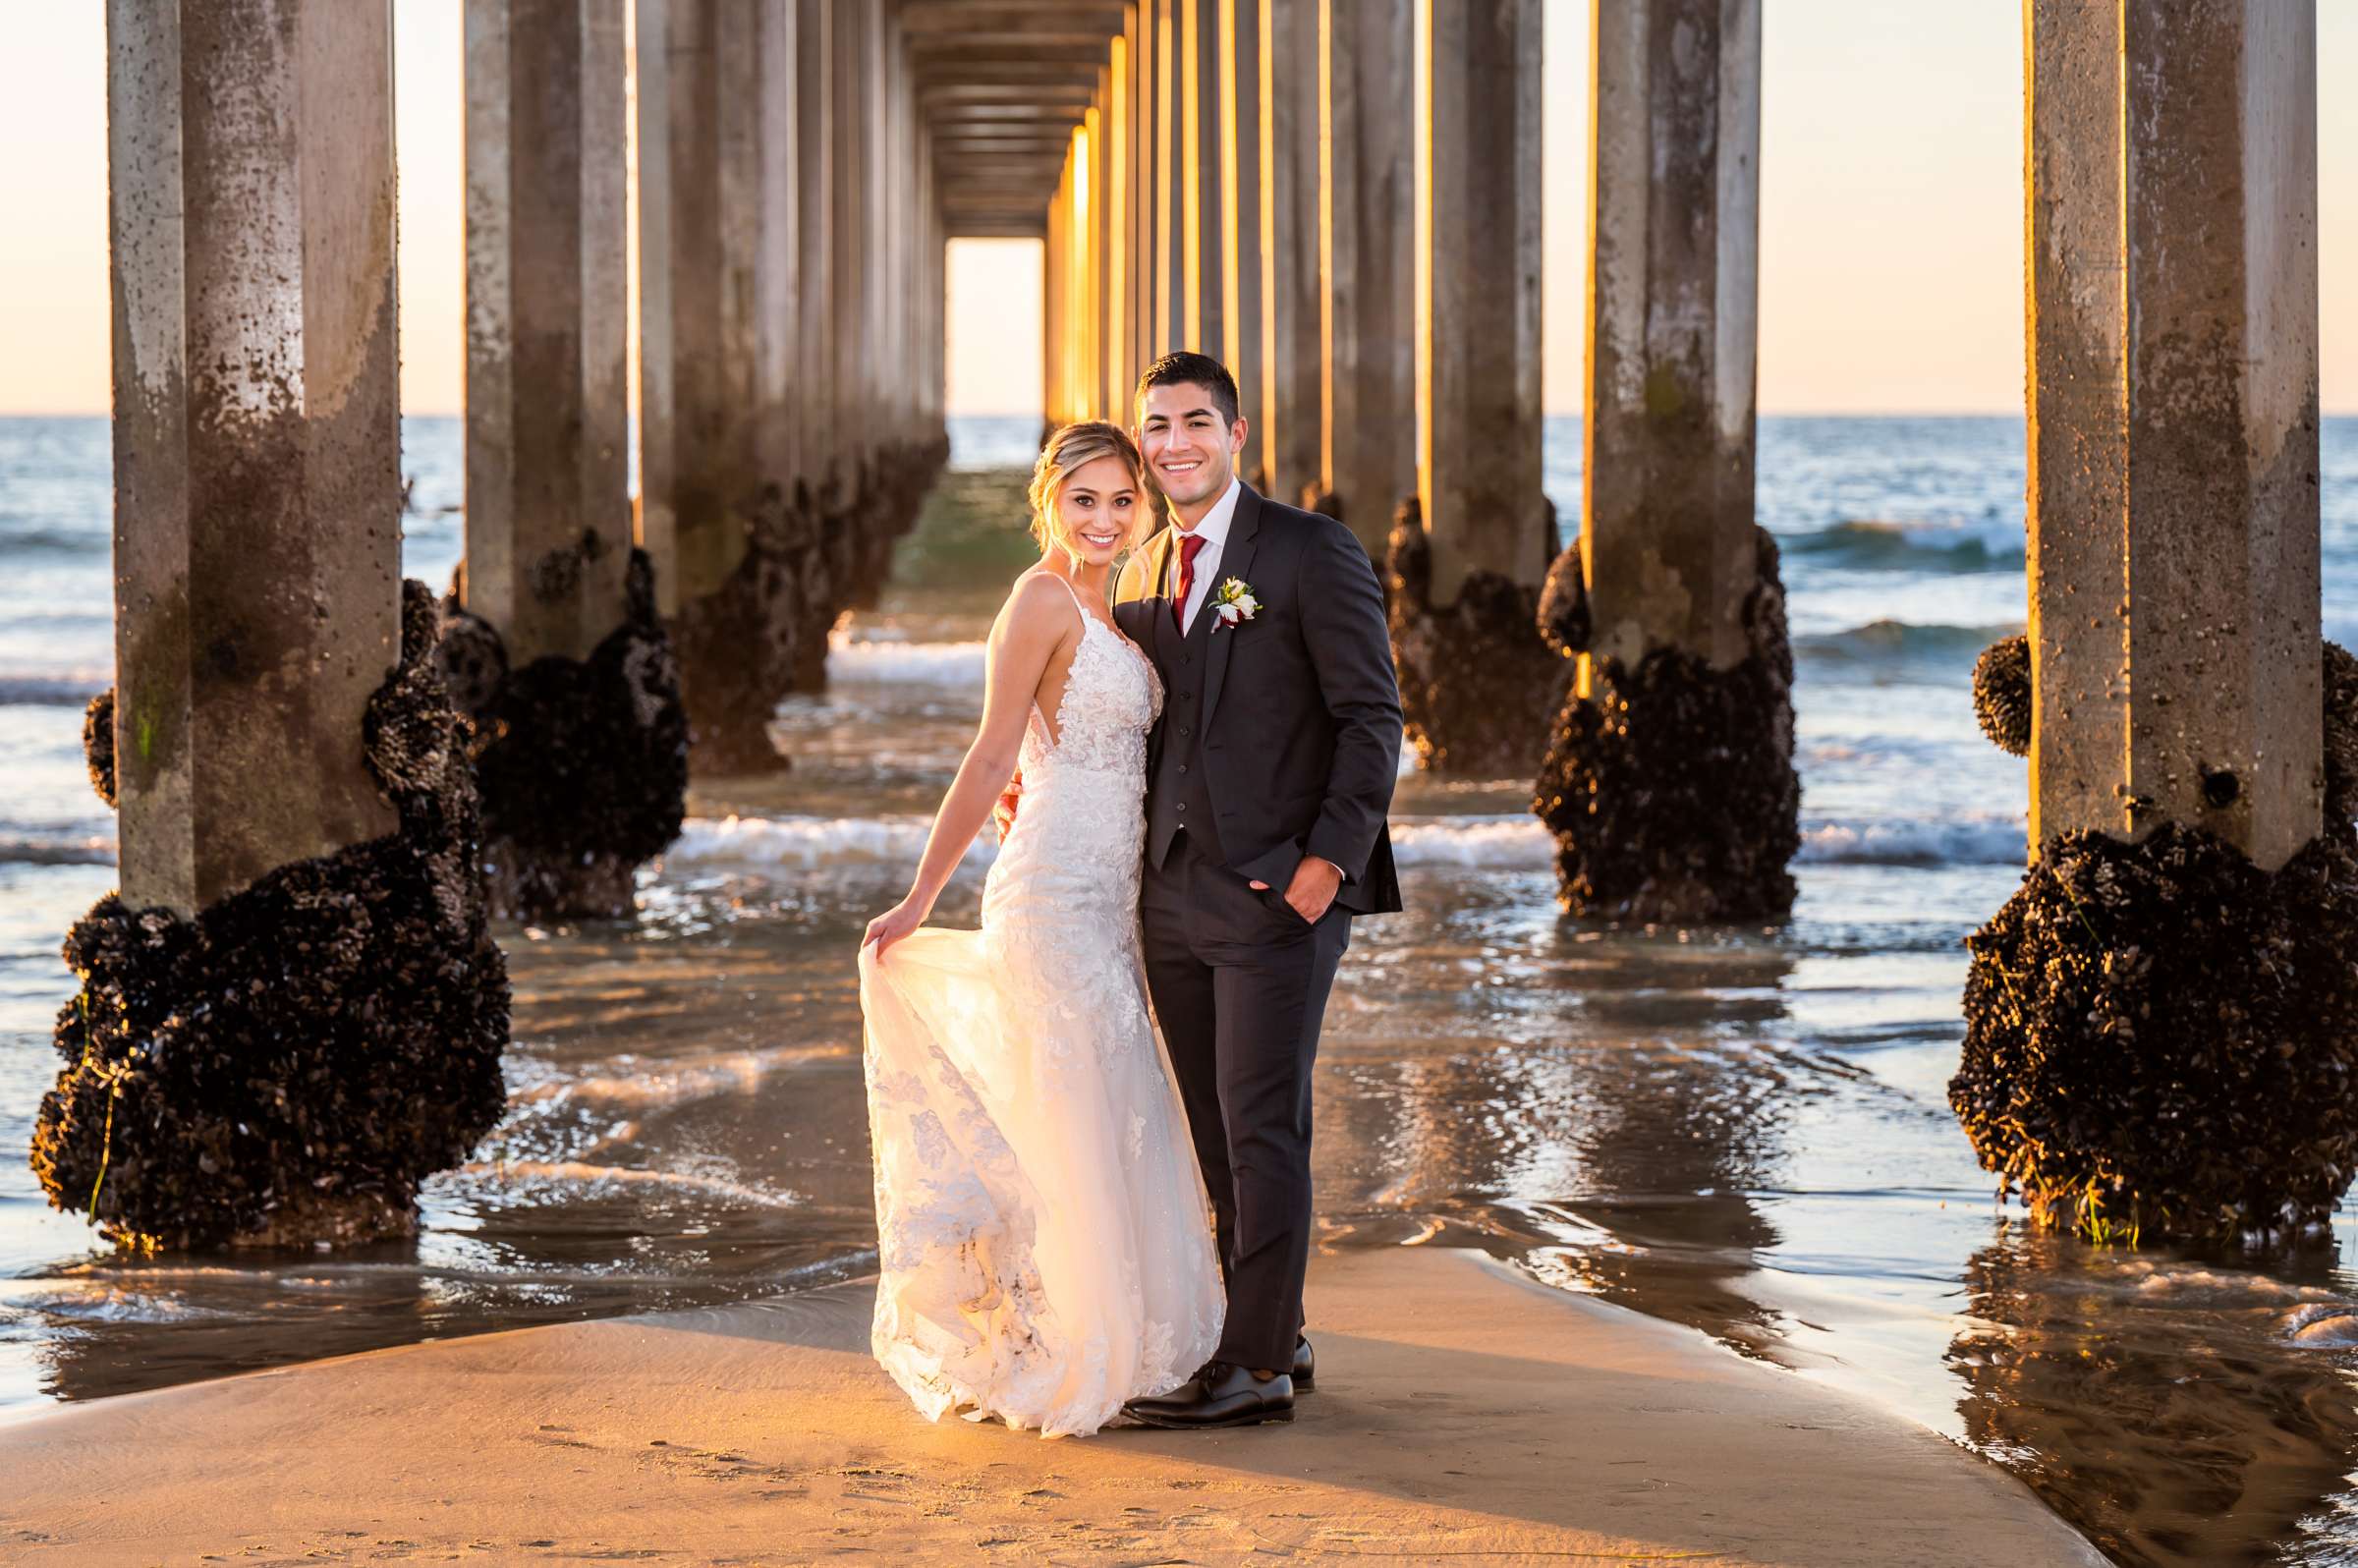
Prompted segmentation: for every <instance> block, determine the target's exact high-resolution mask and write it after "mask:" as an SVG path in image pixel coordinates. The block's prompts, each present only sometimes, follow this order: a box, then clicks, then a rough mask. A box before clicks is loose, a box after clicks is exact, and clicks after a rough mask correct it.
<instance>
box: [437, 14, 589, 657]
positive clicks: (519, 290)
mask: <svg viewBox="0 0 2358 1568" xmlns="http://www.w3.org/2000/svg"><path fill="white" fill-rule="evenodd" d="M622 11H623V8H622V0H569V3H567V4H564V5H561V6H559V5H547V4H539V3H535V0H468V5H467V12H466V21H467V81H466V86H467V564H466V580H465V589H464V592H463V593H462V594H461V598H462V601H463V602H464V603H465V605H466V607H467V609H468V610H469V611H470V612H472V613H473V614H475V615H477V616H479V617H481V618H482V619H483V620H485V621H488V622H489V623H491V625H492V626H494V627H495V628H497V629H498V632H499V635H500V638H501V640H502V641H503V643H504V644H506V648H507V653H508V657H509V658H510V659H512V660H513V661H514V662H516V663H518V664H524V663H529V662H530V661H532V660H533V659H535V658H538V657H540V656H541V655H542V654H544V653H553V654H559V655H562V656H563V657H566V658H572V659H581V658H586V657H587V656H588V655H589V650H590V649H591V648H592V647H595V646H596V645H597V643H598V641H599V640H600V639H601V638H603V637H604V636H605V635H606V634H607V633H608V632H610V631H612V630H613V629H614V625H615V622H616V621H617V620H618V619H619V618H620V615H621V610H622V590H623V577H624V574H625V571H626V569H627V568H628V567H629V565H630V551H629V549H628V547H627V541H628V539H629V537H630V527H631V512H630V480H629V468H630V451H629V446H628V442H629V439H630V431H629V410H630V398H629V390H628V388H627V387H626V385H625V384H624V377H625V374H626V366H627V364H628V360H629V343H628V339H627V335H626V334H627V330H628V328H627V322H626V320H625V313H626V310H627V306H628V301H627V298H626V291H625V286H624V262H625V256H624V248H625V246H626V244H627V234H628V231H627V230H626V228H625V226H624V222H623V210H622V196H623V189H622V181H623V169H624V162H625V155H626V149H625V147H624V145H623V80H622V53H623V50H622V28H623V15H622Z"/></svg>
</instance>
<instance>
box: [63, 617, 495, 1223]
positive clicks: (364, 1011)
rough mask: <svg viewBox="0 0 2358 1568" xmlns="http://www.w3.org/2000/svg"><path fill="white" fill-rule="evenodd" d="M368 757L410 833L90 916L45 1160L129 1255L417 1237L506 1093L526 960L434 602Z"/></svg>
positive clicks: (408, 640)
mask: <svg viewBox="0 0 2358 1568" xmlns="http://www.w3.org/2000/svg"><path fill="white" fill-rule="evenodd" d="M402 609H403V614H402V649H401V664H400V666H399V667H398V668H397V669H396V670H395V671H394V673H393V675H392V677H391V678H390V679H389V680H388V681H387V682H386V683H385V685H384V686H383V687H381V688H379V689H378V691H377V693H376V695H375V696H374V697H373V698H372V699H371V700H370V701H369V704H368V710H367V715H366V718H365V723H364V727H363V728H364V735H363V740H364V744H365V748H366V756H367V761H368V768H369V771H370V773H371V774H372V775H373V776H374V777H375V779H376V781H377V784H378V786H379V788H381V789H382V790H383V791H384V793H385V795H386V797H387V798H388V799H389V800H391V801H392V803H393V804H394V807H395V809H396V810H397V811H398V812H399V813H400V823H401V825H400V828H399V830H398V831H396V832H394V833H392V834H389V835H387V836H386V837H383V838H378V839H371V840H368V841H367V842H365V843H361V844H355V845H352V846H349V847H348V848H345V849H342V850H339V851H337V852H336V853H334V854H332V855H324V856H320V857H317V858H315V859H311V860H305V861H297V862H294V863H292V864H290V865H287V866H282V867H280V868H277V869H276V870H273V871H271V872H270V873H269V874H268V875H266V876H264V877H262V878H261V879H260V880H258V881H256V882H254V883H253V884H252V885H251V886H248V887H246V888H243V889H241V890H239V891H238V892H235V893H232V894H230V895H228V896H227V897H225V898H222V899H220V900H218V901H216V902H215V903H213V904H212V905H210V906H209V907H207V908H205V909H203V910H201V911H199V912H198V913H197V916H196V918H195V919H193V920H185V919H183V918H181V917H180V916H178V915H176V914H174V913H173V912H171V911H170V910H165V909H148V910H133V909H130V908H128V907H126V906H125V905H124V903H123V902H122V900H121V899H120V898H118V897H117V896H116V895H114V894H112V893H110V894H108V895H107V896H106V897H105V898H102V899H100V900H99V901H98V903H97V904H96V905H94V906H92V908H91V909H90V912H89V913H88V914H87V915H85V916H84V917H83V918H82V919H81V920H80V921H78V922H76V923H75V925H74V928H73V930H72V931H71V932H69V933H68V935H67V937H66V944H65V956H66V962H67V963H68V964H69V965H70V966H71V967H72V968H73V970H74V972H75V973H76V974H77V975H78V976H80V977H81V979H82V988H81V990H80V992H79V993H78V994H77V995H76V996H75V998H74V999H73V1000H72V1001H71V1002H69V1003H67V1004H66V1006H65V1007H64V1008H63V1009H62V1010H61V1011H60V1012H59V1014H58V1021H57V1029H56V1034H55V1042H56V1045H57V1049H58V1053H59V1055H60V1056H62V1057H63V1058H64V1060H65V1066H64V1068H63V1070H62V1071H60V1073H59V1074H58V1078H57V1084H56V1087H55V1088H53V1089H52V1090H50V1092H48V1093H47V1094H46V1095H45V1096H43V1098H42V1100H41V1108H40V1113H39V1118H38V1121H37V1123H36V1125H35V1127H34V1131H33V1143H32V1167H33V1170H34V1172H35V1174H36V1175H37V1176H38V1177H39V1178H40V1182H41V1185H42V1187H43V1189H44V1190H46V1191H47V1193H48V1195H49V1201H50V1202H51V1204H54V1205H56V1206H57V1207H59V1208H61V1209H65V1210H67V1211H70V1212H77V1213H84V1214H87V1215H88V1216H89V1217H90V1218H91V1219H92V1220H93V1221H94V1222H95V1223H96V1224H97V1225H98V1227H99V1229H100V1230H101V1232H102V1233H104V1234H105V1235H106V1236H107V1237H108V1238H109V1239H110V1240H112V1241H114V1242H116V1243H117V1244H119V1245H122V1246H125V1247H132V1248H155V1247H176V1248H178V1247H213V1246H221V1245H290V1244H300V1245H306V1246H308V1245H310V1244H313V1243H316V1242H321V1241H327V1242H347V1241H359V1240H365V1239H368V1238H371V1237H378V1236H383V1235H388V1234H401V1233H404V1232H407V1231H409V1230H411V1229H413V1228H414V1227H415V1224H416V1212H417V1192H418V1186H419V1183H420V1182H421V1181H423V1180H424V1179H425V1178H426V1177H427V1176H428V1175H431V1174H432V1173H433V1172H435V1171H437V1170H442V1169H446V1168H448V1167H449V1166H452V1165H455V1164H457V1163H458V1162H459V1161H461V1160H463V1159H465V1158H466V1157H467V1155H468V1153H469V1152H470V1151H471V1150H472V1149H473V1148H474V1147H475V1144H476V1142H477V1140H478V1139H480V1138H481V1137H482V1136H483V1135H484V1134H485V1133H487V1132H488V1131H490V1129H491V1127H492V1124H493V1123H494V1122H496V1121H497V1120H498V1118H499V1115H500V1112H501V1110H502V1109H503V1107H504V1104H505V1098H506V1094H505V1089H504V1087H503V1085H502V1082H501V1078H500V1067H499V1059H500V1052H501V1050H502V1049H503V1048H504V1047H505V1046H506V1044H507V1039H508V979H507V965H506V962H505V960H504V959H503V958H502V957H501V955H500V951H499V949H498V947H497V946H495V945H494V944H493V942H492V940H491V936H490V931H489V924H488V921H487V918H486V912H485V907H484V898H483V884H482V874H481V871H480V870H479V868H478V867H477V851H478V848H479V846H478V843H477V835H478V832H479V827H478V822H477V805H476V794H475V784H474V780H473V778H472V776H471V771H470V769H469V767H468V763H467V757H466V753H465V742H464V730H465V725H464V723H463V722H462V720H461V719H460V716H459V714H458V712H457V711H456V710H455V709H454V708H453V707H452V706H451V703H450V700H449V698H448V697H447V695H446V693H445V691H444V688H443V685H442V679H441V676H440V674H439V673H438V672H437V670H436V669H435V667H434V660H433V642H434V635H435V619H436V615H435V604H434V597H433V594H432V593H431V592H430V591H429V590H428V589H427V588H425V587H424V586H423V585H421V584H418V583H408V584H405V585H404V586H403V605H402Z"/></svg>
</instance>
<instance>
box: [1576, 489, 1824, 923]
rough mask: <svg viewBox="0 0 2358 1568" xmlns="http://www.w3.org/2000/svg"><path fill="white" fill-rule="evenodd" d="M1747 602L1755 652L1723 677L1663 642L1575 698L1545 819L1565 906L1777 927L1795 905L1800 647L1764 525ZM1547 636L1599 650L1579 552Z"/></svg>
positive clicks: (1614, 663)
mask: <svg viewBox="0 0 2358 1568" xmlns="http://www.w3.org/2000/svg"><path fill="white" fill-rule="evenodd" d="M1754 533H1755V547H1756V548H1755V557H1754V559H1755V563H1756V568H1757V578H1756V581H1755V583H1754V587H1753V589H1752V592H1751V593H1750V594H1749V595H1748V596H1747V597H1746V599H1745V603H1744V628H1745V634H1746V638H1747V640H1748V642H1749V644H1750V651H1749V652H1748V653H1747V654H1746V655H1745V657H1744V658H1743V659H1741V660H1740V661H1738V662H1737V663H1736V664H1735V665H1734V666H1733V667H1731V668H1729V669H1725V670H1715V669H1713V668H1712V666H1711V665H1710V663H1709V662H1708V661H1707V660H1705V659H1703V658H1701V657H1698V656H1696V655H1694V654H1691V653H1688V652H1685V651H1683V650H1679V649H1675V648H1666V647H1657V648H1655V649H1653V650H1652V651H1650V652H1648V653H1647V654H1646V655H1645V656H1644V657H1643V658H1641V659H1640V660H1639V661H1638V664H1637V667H1636V668H1634V669H1632V668H1629V667H1628V666H1626V665H1624V664H1623V663H1622V661H1621V660H1619V659H1617V658H1597V659H1595V660H1594V661H1593V664H1592V668H1591V671H1590V681H1589V685H1590V690H1589V694H1588V695H1587V696H1586V697H1583V696H1580V695H1579V694H1578V693H1577V692H1575V693H1573V694H1571V695H1569V696H1567V697H1566V698H1565V699H1564V701H1563V705H1562V708H1561V709H1560V710H1559V711H1558V712H1557V714H1556V716H1555V720H1554V724H1553V727H1552V730H1551V732H1550V734H1549V739H1548V746H1547V756H1546V760H1545V761H1544V763H1543V764H1542V767H1541V770H1540V777H1539V786H1538V791H1537V794H1536V797H1535V799H1534V800H1533V802H1532V810H1533V811H1534V812H1537V813H1538V814H1539V816H1540V818H1541V820H1543V821H1544V822H1545V823H1546V824H1547V829H1548V831H1549V832H1550V833H1552V834H1554V836H1555V845H1556V851H1555V864H1556V880H1557V895H1556V896H1557V899H1558V901H1559V902H1560V903H1561V904H1562V905H1563V907H1564V908H1565V910H1567V911H1568V912H1570V913H1571V914H1574V915H1583V916H1591V917H1596V918H1600V919H1606V920H1624V921H1647V922H1665V923H1666V922H1703V921H1742V920H1775V919H1781V918H1782V917H1783V916H1785V915H1786V914H1788V913H1790V912H1791V910H1792V908H1793V896H1794V886H1793V877H1792V873H1791V872H1790V871H1789V870H1788V869H1787V867H1788V866H1789V865H1790V864H1791V862H1792V859H1793V857H1794V855H1795V853H1796V852H1798V851H1799V849H1800V847H1801V781H1800V779H1799V777H1798V775H1796V774H1795V772H1794V770H1793V649H1792V644H1791V643H1790V642H1789V641H1788V640H1787V637H1786V633H1785V594H1784V587H1783V583H1782V580H1781V579H1780V577H1779V575H1778V569H1777V568H1778V563H1777V549H1776V541H1775V540H1774V539H1773V538H1771V537H1770V536H1769V534H1768V530H1766V529H1756V530H1755V531H1754ZM1539 622H1540V627H1541V630H1542V632H1543V633H1544V635H1545V636H1546V638H1547V639H1548V641H1549V643H1550V644H1553V646H1554V647H1555V648H1556V650H1557V652H1558V655H1559V656H1567V657H1568V656H1569V655H1572V654H1578V653H1581V652H1585V651H1587V648H1588V644H1589V638H1590V613H1589V607H1588V603H1587V599H1586V596H1585V594H1584V592H1583V591H1582V588H1581V577H1580V562H1579V552H1578V549H1577V547H1575V548H1573V549H1570V550H1566V551H1565V552H1564V553H1563V555H1561V556H1559V557H1558V558H1557V561H1556V563H1555V566H1554V567H1553V568H1551V569H1550V570H1549V573H1548V582H1547V586H1546V588H1544V590H1543V593H1542V595H1541V608H1540V611H1539Z"/></svg>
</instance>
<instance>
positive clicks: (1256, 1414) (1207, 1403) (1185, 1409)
mask: <svg viewBox="0 0 2358 1568" xmlns="http://www.w3.org/2000/svg"><path fill="white" fill-rule="evenodd" d="M1122 1411H1123V1413H1124V1414H1125V1415H1128V1416H1129V1417H1131V1418H1132V1419H1133V1420H1137V1421H1143V1422H1145V1423H1146V1424H1147V1425H1148V1426H1150V1427H1169V1428H1184V1427H1258V1426H1260V1425H1261V1424H1262V1423H1263V1422H1266V1421H1292V1420H1293V1419H1294V1380H1293V1379H1292V1378H1291V1377H1289V1376H1287V1375H1286V1374H1285V1373H1283V1372H1279V1373H1278V1374H1277V1375H1276V1376H1274V1377H1271V1378H1268V1379H1267V1380H1265V1381H1264V1380H1263V1379H1262V1378H1259V1377H1256V1376H1254V1375H1253V1373H1252V1372H1251V1370H1249V1369H1247V1368H1244V1367H1231V1366H1229V1365H1228V1364H1227V1363H1226V1362H1213V1363H1212V1364H1211V1365H1210V1366H1209V1367H1207V1368H1206V1369H1205V1370H1204V1374H1203V1375H1202V1376H1199V1377H1193V1378H1190V1379H1189V1380H1188V1381H1186V1382H1184V1383H1181V1384H1180V1385H1179V1386H1178V1387H1176V1388H1174V1389H1172V1390H1171V1391H1170V1392H1169V1393H1167V1394H1164V1395H1162V1396H1160V1397H1159V1398H1154V1399H1133V1400H1131V1401H1130V1403H1128V1404H1126V1405H1124V1406H1123V1407H1122Z"/></svg>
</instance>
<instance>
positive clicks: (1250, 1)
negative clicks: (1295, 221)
mask: <svg viewBox="0 0 2358 1568" xmlns="http://www.w3.org/2000/svg"><path fill="white" fill-rule="evenodd" d="M1262 4H1263V0H1220V8H1219V9H1220V30H1219V40H1218V44H1219V82H1218V99H1219V110H1218V117H1219V126H1218V130H1219V141H1220V238H1219V257H1220V278H1219V291H1220V302H1221V303H1220V346H1219V348H1218V349H1217V350H1214V351H1212V352H1215V353H1217V354H1218V355H1219V356H1220V359H1221V360H1222V362H1223V363H1225V364H1227V366H1228V370H1229V373H1230V374H1232V375H1234V376H1235V377H1236V384H1237V389H1238V391H1239V393H1240V394H1241V396H1242V398H1243V402H1244V413H1245V417H1246V420H1247V421H1248V422H1247V428H1246V433H1245V450H1244V451H1243V453H1241V454H1240V455H1239V456H1238V458H1237V470H1238V472H1239V473H1241V474H1243V475H1245V476H1247V477H1248V478H1249V479H1251V480H1252V482H1253V483H1254V484H1255V485H1256V486H1258V487H1260V488H1262V489H1263V490H1264V491H1265V490H1266V489H1267V486H1268V474H1267V459H1266V450H1267V449H1266V446H1265V443H1264V438H1263V434H1262V425H1261V421H1262V413H1263V408H1262V393H1263V375H1262V365H1261V357H1262V352H1263V343H1262V331H1261V317H1262V294H1261V264H1262V254H1263V251H1264V250H1265V249H1266V248H1265V247H1264V245H1263V240H1262V200H1261V8H1262ZM1307 80H1311V81H1315V80H1317V79H1316V78H1315V77H1313V78H1310V79H1307Z"/></svg>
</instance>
